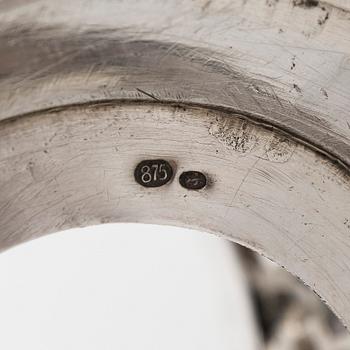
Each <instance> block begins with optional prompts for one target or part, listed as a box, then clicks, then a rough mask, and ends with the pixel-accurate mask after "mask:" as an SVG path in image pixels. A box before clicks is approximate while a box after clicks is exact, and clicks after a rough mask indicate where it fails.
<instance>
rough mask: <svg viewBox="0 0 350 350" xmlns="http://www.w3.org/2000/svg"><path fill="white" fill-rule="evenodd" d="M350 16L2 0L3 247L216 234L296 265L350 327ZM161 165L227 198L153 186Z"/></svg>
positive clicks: (272, 7)
mask: <svg viewBox="0 0 350 350" xmlns="http://www.w3.org/2000/svg"><path fill="white" fill-rule="evenodd" d="M349 11H350V9H349V3H348V2H347V1H342V0H332V1H331V0H329V1H323V2H317V1H313V0H290V1H289V0H268V1H257V0H256V1H253V0H215V1H214V0H212V1H210V0H209V1H202V0H194V1H187V0H186V1H185V0H183V1H180V0H179V1H175V0H168V1H164V0H142V1H136V0H129V1H122V0H120V1H110V0H102V1H101V0H99V1H97V0H90V1H87V0H74V1H72V0H70V1H68V0H61V1H47V0H38V1H36V0H11V1H10V0H6V1H4V0H2V1H1V0H0V50H1V51H0V119H1V122H0V189H1V196H0V231H1V233H0V247H1V249H6V248H9V247H11V246H13V245H14V244H18V243H20V242H24V241H26V240H28V239H32V238H35V237H39V236H40V235H42V234H45V233H50V232H54V231H58V230H61V229H64V228H68V227H74V226H84V225H90V224H94V223H103V222H118V221H133V222H135V221H138V222H153V223H155V222H156V223H167V224H173V225H178V226H187V227H195V228H200V229H202V230H207V231H210V232H213V233H217V234H222V235H224V236H225V237H227V238H229V239H232V240H234V241H238V242H241V243H243V244H245V245H247V246H249V247H251V248H253V249H255V250H257V251H259V252H261V253H263V254H265V255H267V256H268V257H270V258H272V259H273V260H275V261H277V262H278V263H279V264H280V265H283V266H285V267H286V268H287V269H288V270H290V271H291V272H293V273H294V274H296V275H297V276H299V277H300V278H301V279H302V280H303V281H305V283H307V284H308V285H310V286H311V288H312V289H314V290H315V291H316V292H317V293H319V294H320V295H321V297H322V298H324V299H325V300H326V302H327V303H328V304H329V305H330V307H331V308H332V309H333V310H334V311H335V312H336V313H337V315H339V316H340V317H341V318H342V319H343V321H344V322H345V323H346V324H347V325H350V280H349V278H348V276H349V263H350V248H349V246H350V241H349V237H350V217H349V213H350V181H349V173H348V171H349V170H348V167H349V166H350V35H349V33H350V12H349ZM169 102H171V103H174V102H176V104H177V106H174V105H171V104H170V103H169ZM155 156H159V157H162V158H170V159H169V160H172V161H174V162H175V164H176V166H177V167H178V169H177V170H176V171H180V170H198V171H202V172H203V173H206V174H208V176H209V178H210V181H211V182H210V183H209V186H208V187H207V188H206V189H205V191H202V192H195V191H194V192H191V193H189V192H186V190H185V189H183V188H182V187H180V185H179V184H178V182H177V177H175V179H174V180H173V182H172V183H171V184H169V185H166V186H164V187H161V188H159V189H157V190H156V191H154V189H153V190H152V189H148V190H145V189H143V188H140V186H139V185H138V184H136V183H135V182H134V180H133V176H132V174H133V171H134V167H135V166H136V164H137V163H138V162H139V161H141V160H143V159H147V158H149V157H155ZM193 167H195V169H192V168H193ZM189 168H191V169H189ZM130 174H131V175H130ZM176 174H178V172H176ZM176 176H177V175H176Z"/></svg>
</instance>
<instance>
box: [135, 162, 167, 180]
mask: <svg viewBox="0 0 350 350" xmlns="http://www.w3.org/2000/svg"><path fill="white" fill-rule="evenodd" d="M164 166H165V164H160V165H159V164H152V166H151V167H150V166H148V165H144V166H143V167H142V168H141V173H142V175H141V180H142V182H143V183H145V184H147V183H149V182H151V181H157V180H161V181H163V180H165V179H166V178H167V177H168V172H167V170H166V169H165V168H164Z"/></svg>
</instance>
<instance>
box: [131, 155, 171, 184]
mask: <svg viewBox="0 0 350 350" xmlns="http://www.w3.org/2000/svg"><path fill="white" fill-rule="evenodd" d="M173 174H174V172H173V168H172V167H171V165H170V164H169V162H167V161H166V160H163V159H150V160H143V161H142V162H140V163H139V164H138V165H137V166H136V168H135V171H134V176H135V180H136V182H137V183H139V184H140V185H141V186H144V187H160V186H163V185H165V184H166V183H168V182H169V181H170V180H171V179H172V177H173Z"/></svg>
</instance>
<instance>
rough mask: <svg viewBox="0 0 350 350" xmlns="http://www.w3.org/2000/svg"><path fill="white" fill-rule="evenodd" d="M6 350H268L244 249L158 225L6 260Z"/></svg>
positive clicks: (61, 237)
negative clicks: (243, 263)
mask: <svg viewBox="0 0 350 350" xmlns="http://www.w3.org/2000/svg"><path fill="white" fill-rule="evenodd" d="M0 311H1V312H0V347H1V349H6V350H14V349H16V350H23V349H26V350H29V349H33V350H56V349H59V350H62V349H65V350H73V349H74V350H78V349H83V350H90V349H94V350H97V349H99V350H103V349H123V350H128V349H135V350H136V349H149V350H151V349H152V350H158V349H159V350H166V349H174V350H175V349H176V350H179V349H181V350H186V349H188V350H190V349H191V350H195V349H198V350H207V349H216V350H226V349H230V350H232V349H237V350H238V349H239V350H243V349H245V350H251V349H259V345H258V337H257V331H256V328H255V324H254V322H253V317H252V312H251V305H250V300H249V298H248V294H247V286H246V283H245V280H244V276H243V275H242V272H241V270H240V269H239V264H238V262H237V256H236V254H235V250H234V246H233V245H231V243H229V242H227V241H225V240H223V239H219V238H217V237H215V236H213V235H208V234H203V233H199V232H196V231H189V230H184V229H178V228H172V227H161V226H152V225H136V224H135V225H133V224H118V225H102V226H96V227H90V228H85V229H75V230H69V231H65V232H60V233H57V234H54V235H50V236H46V237H44V238H41V239H38V240H35V241H32V242H29V243H26V244H23V245H21V246H18V247H16V248H13V249H11V250H9V251H7V252H5V253H2V254H1V255H0Z"/></svg>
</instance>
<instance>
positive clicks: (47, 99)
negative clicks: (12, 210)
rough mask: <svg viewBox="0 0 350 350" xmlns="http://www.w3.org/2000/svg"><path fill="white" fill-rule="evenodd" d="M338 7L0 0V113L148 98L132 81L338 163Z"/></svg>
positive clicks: (347, 15)
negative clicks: (279, 131)
mask: <svg viewBox="0 0 350 350" xmlns="http://www.w3.org/2000/svg"><path fill="white" fill-rule="evenodd" d="M348 7H349V5H348V2H347V1H341V0H338V1H336V0H335V1H324V2H319V3H318V2H317V1H312V0H268V1H253V0H215V1H211V0H208V1H206V0H195V1H187V0H183V1H174V0H168V1H164V0H146V1H145V0H140V1H137V0H129V1H117V0H116V1H108V0H104V1H101V0H89V1H88V0H74V1H72V0H61V1H47V0H41V1H40V0H38V1H36V0H31V1H28V0H22V1H21V0H16V1H13V0H10V1H9V0H5V1H4V0H2V1H0V47H1V55H0V69H1V71H0V100H1V115H0V118H2V119H4V118H9V117H12V116H14V115H20V114H23V113H27V112H31V111H33V110H40V109H43V108H49V107H56V106H57V105H64V104H72V103H81V102H88V101H92V100H95V101H99V100H110V99H149V98H150V97H149V96H148V95H146V94H144V93H142V92H140V90H142V91H145V92H148V93H149V94H151V95H152V96H154V97H155V98H158V99H159V100H162V101H169V100H170V101H180V102H185V103H196V104H202V105H210V106H216V107H221V108H222V107H226V108H229V109H231V110H234V111H236V112H241V113H244V114H246V115H248V116H250V117H252V118H256V119H258V120H261V121H264V122H268V123H271V124H273V125H276V126H278V127H280V128H283V129H287V130H288V131H289V132H291V133H294V134H297V135H298V136H299V137H300V138H302V139H304V140H305V141H307V142H309V143H311V144H313V145H316V146H317V147H319V148H321V149H322V150H324V151H325V152H328V153H329V154H331V155H332V156H334V157H335V158H336V159H338V160H341V161H342V162H344V163H346V164H347V165H349V164H350V141H349V139H350V117H349V114H350V89H349V86H350V36H349V33H350V12H349V8H348ZM138 89H139V90H138Z"/></svg>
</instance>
